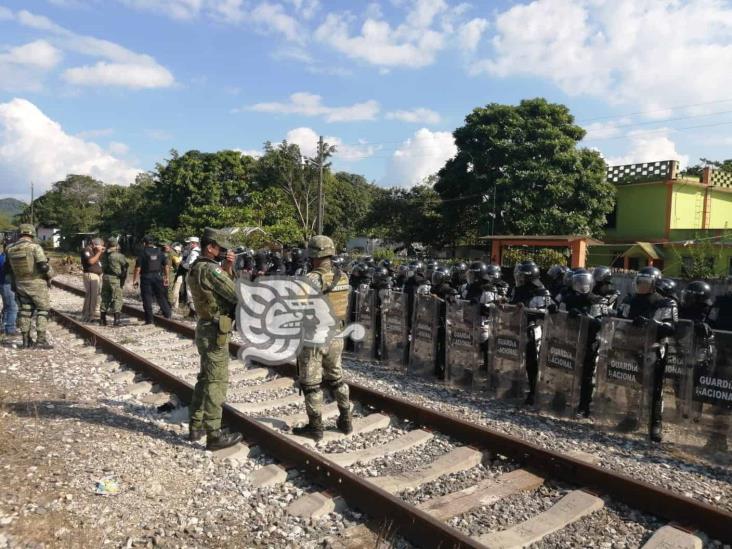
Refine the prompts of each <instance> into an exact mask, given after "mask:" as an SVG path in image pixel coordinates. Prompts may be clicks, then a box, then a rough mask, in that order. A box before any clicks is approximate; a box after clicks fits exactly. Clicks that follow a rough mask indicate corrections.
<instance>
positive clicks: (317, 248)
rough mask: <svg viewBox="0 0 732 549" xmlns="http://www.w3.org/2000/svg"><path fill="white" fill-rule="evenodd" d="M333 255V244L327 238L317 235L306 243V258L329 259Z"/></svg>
mask: <svg viewBox="0 0 732 549" xmlns="http://www.w3.org/2000/svg"><path fill="white" fill-rule="evenodd" d="M335 253H336V251H335V244H333V240H331V238H330V237H328V236H325V235H322V234H318V235H315V236H314V237H312V238H311V239H310V240H309V241H308V256H310V257H314V258H320V257H331V256H334V255H335Z"/></svg>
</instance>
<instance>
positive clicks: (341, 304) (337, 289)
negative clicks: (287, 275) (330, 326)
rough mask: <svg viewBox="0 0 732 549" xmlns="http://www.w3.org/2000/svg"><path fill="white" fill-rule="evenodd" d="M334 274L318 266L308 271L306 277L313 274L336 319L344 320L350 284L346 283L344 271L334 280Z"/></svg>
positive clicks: (346, 315) (346, 316) (346, 313)
mask: <svg viewBox="0 0 732 549" xmlns="http://www.w3.org/2000/svg"><path fill="white" fill-rule="evenodd" d="M339 272H340V271H339ZM335 274H336V273H335V271H332V270H330V269H327V268H324V267H319V268H317V269H315V270H313V271H311V272H310V273H308V278H311V277H312V276H315V278H316V280H317V281H318V283H319V284H320V289H321V291H322V292H323V295H324V296H325V299H327V300H328V303H330V306H331V308H332V309H333V314H334V315H335V317H336V319H337V320H342V321H345V320H346V319H347V318H348V295H349V293H350V291H351V286H350V285H349V284H348V276H347V275H346V274H345V273H343V272H340V277H339V278H338V280H336V281H334V280H333V277H334V276H335Z"/></svg>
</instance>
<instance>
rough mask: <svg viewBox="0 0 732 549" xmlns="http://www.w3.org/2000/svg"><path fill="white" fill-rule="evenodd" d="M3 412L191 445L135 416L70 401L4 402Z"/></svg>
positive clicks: (170, 432)
mask: <svg viewBox="0 0 732 549" xmlns="http://www.w3.org/2000/svg"><path fill="white" fill-rule="evenodd" d="M3 409H4V410H5V411H6V412H8V413H13V414H15V415H17V416H20V417H33V418H46V419H74V420H77V421H83V422H85V423H91V424H97V425H104V426H106V427H113V428H116V429H125V430H126V431H132V432H135V433H140V434H142V435H145V436H149V437H150V438H157V439H161V440H164V441H166V442H168V443H170V444H174V445H176V446H186V447H187V446H189V445H190V444H189V443H188V442H187V441H186V440H184V439H183V438H181V437H180V435H179V434H177V433H175V432H173V431H169V430H167V429H161V428H160V427H158V426H157V425H154V424H152V423H148V422H145V421H142V420H139V419H137V418H134V417H129V416H124V415H120V414H116V413H114V412H112V411H110V410H109V409H106V408H101V407H95V408H90V407H87V406H83V405H80V404H75V403H74V402H70V401H64V400H24V401H19V402H6V403H4V404H3Z"/></svg>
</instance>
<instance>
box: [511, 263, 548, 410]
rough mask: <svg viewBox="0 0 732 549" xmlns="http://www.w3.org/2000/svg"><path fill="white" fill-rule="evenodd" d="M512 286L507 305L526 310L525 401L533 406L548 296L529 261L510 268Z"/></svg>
mask: <svg viewBox="0 0 732 549" xmlns="http://www.w3.org/2000/svg"><path fill="white" fill-rule="evenodd" d="M513 277H514V280H515V282H516V285H515V286H514V288H513V291H512V292H511V296H510V297H509V301H508V302H509V304H511V305H519V304H520V305H523V306H524V307H525V309H524V310H525V311H526V330H527V337H526V375H527V377H528V380H529V393H528V394H527V395H526V404H527V405H529V406H533V404H534V401H535V398H536V382H537V380H538V379H537V378H538V375H539V350H540V349H541V335H542V334H541V323H540V321H541V319H542V318H544V313H546V311H547V308H548V307H549V303H550V302H551V297H550V296H549V292H548V290H547V289H546V288H545V287H544V284H542V282H541V280H539V267H538V266H537V265H536V263H534V262H533V261H522V262H521V263H518V264H517V265H516V267H515V268H514V270H513Z"/></svg>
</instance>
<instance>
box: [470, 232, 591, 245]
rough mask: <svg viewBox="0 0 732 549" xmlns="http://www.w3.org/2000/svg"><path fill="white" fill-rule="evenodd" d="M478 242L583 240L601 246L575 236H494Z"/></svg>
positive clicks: (568, 241)
mask: <svg viewBox="0 0 732 549" xmlns="http://www.w3.org/2000/svg"><path fill="white" fill-rule="evenodd" d="M479 239H480V240H515V241H527V242H528V241H550V240H551V241H556V242H567V243H570V242H574V241H575V240H585V241H587V244H589V245H591V246H596V245H598V244H602V241H601V240H597V239H595V238H592V237H590V236H584V235H577V234H558V235H557V234H548V235H544V234H540V235H538V234H529V235H512V234H494V235H487V236H481V237H479Z"/></svg>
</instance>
